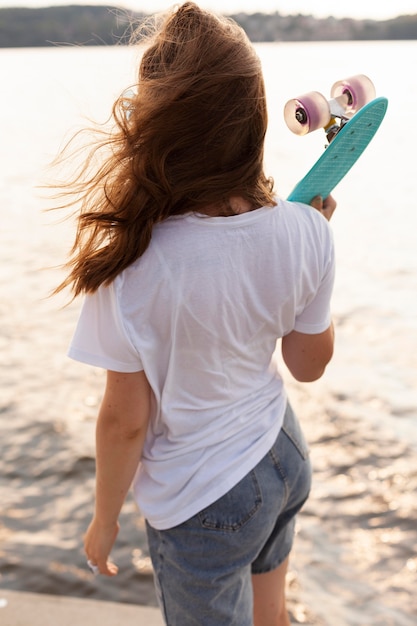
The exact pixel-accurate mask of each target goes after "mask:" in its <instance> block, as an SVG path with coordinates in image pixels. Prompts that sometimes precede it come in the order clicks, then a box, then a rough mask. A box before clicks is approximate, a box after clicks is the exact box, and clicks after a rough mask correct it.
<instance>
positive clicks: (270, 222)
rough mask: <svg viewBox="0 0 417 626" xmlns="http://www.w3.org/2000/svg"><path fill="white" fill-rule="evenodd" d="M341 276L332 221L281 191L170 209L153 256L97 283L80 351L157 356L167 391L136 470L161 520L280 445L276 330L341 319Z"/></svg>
mask: <svg viewBox="0 0 417 626" xmlns="http://www.w3.org/2000/svg"><path fill="white" fill-rule="evenodd" d="M333 281H334V253H333V242H332V236H331V232H330V229H329V226H328V223H327V221H326V220H325V219H324V218H323V216H322V215H320V214H319V213H318V212H317V211H315V210H314V209H312V208H311V207H308V206H306V205H302V204H296V203H289V202H285V201H281V200H280V201H279V202H278V205H277V206H276V207H273V208H270V207H263V208H260V209H257V210H255V211H252V212H249V213H243V214H241V215H236V216H232V217H207V216H203V215H199V214H194V213H189V214H187V215H183V216H178V217H172V218H169V219H167V220H166V221H164V222H162V223H160V224H158V225H156V226H155V227H154V230H153V236H152V241H151V243H150V246H149V247H148V249H147V250H146V252H145V253H144V254H143V255H142V257H140V258H139V259H138V260H137V261H135V262H134V263H132V265H130V266H129V267H128V268H127V269H126V270H124V271H123V272H122V273H121V274H120V275H119V276H117V278H116V279H115V280H114V281H113V282H112V284H111V285H110V286H109V287H101V288H100V289H99V290H98V291H97V292H96V293H95V294H93V295H88V296H86V298H85V300H84V304H83V308H82V312H81V316H80V319H79V322H78V326H77V328H76V332H75V335H74V338H73V341H72V344H71V347H70V350H69V355H70V356H71V357H72V358H74V359H76V360H79V361H83V362H85V363H89V364H91V365H95V366H98V367H102V368H105V369H108V370H114V371H119V372H135V371H139V370H142V369H143V370H144V371H145V373H146V376H147V378H148V380H149V383H150V385H151V387H152V390H153V395H154V402H153V411H152V413H153V414H152V417H151V424H150V427H149V430H148V434H147V438H146V442H145V446H144V451H143V458H142V461H141V464H140V466H139V468H138V471H137V474H136V477H135V480H134V493H135V497H136V500H137V502H138V505H139V507H140V509H141V511H142V513H143V515H144V516H145V517H146V518H147V519H148V521H149V523H150V524H151V525H152V526H154V527H155V528H158V529H165V528H171V527H173V526H176V525H178V524H180V523H181V522H183V521H185V520H186V519H188V518H189V517H191V516H192V515H194V514H195V513H197V512H198V511H200V510H201V509H203V508H204V507H206V506H208V505H209V504H211V503H212V502H214V501H215V500H217V499H218V498H219V497H221V496H222V495H224V494H225V493H226V492H227V491H228V490H229V489H231V488H232V487H233V486H234V485H235V484H237V483H238V482H239V480H241V479H242V478H243V477H244V476H245V475H246V474H247V473H248V472H249V471H250V470H251V469H252V468H253V467H255V465H256V464H257V463H258V462H259V461H260V460H261V459H262V458H263V456H264V455H265V454H266V453H267V452H268V450H269V449H270V447H271V446H272V445H273V443H274V441H275V439H276V437H277V435H278V433H279V430H280V428H281V425H282V421H283V416H284V411H285V405H286V396H285V391H284V389H283V383H282V379H281V377H280V375H279V373H278V372H277V371H276V368H275V367H274V366H273V365H272V364H271V356H272V353H273V352H274V349H275V346H276V341H277V339H278V338H280V337H282V336H284V335H286V334H288V333H289V332H291V331H292V330H294V329H295V330H298V331H300V332H303V333H309V334H315V333H321V332H323V331H324V330H326V329H327V328H328V327H329V325H330V297H331V292H332V287H333Z"/></svg>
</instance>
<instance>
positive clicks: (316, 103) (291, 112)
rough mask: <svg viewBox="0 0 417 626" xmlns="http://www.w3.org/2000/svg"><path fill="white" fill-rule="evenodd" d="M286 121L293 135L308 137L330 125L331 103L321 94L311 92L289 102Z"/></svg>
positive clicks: (285, 108)
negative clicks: (308, 134)
mask: <svg viewBox="0 0 417 626" xmlns="http://www.w3.org/2000/svg"><path fill="white" fill-rule="evenodd" d="M284 119H285V123H286V124H287V126H288V128H289V129H290V130H291V131H292V132H293V133H295V134H296V135H306V134H307V133H311V132H312V131H313V130H317V129H318V128H323V127H324V126H326V125H327V124H328V122H329V121H330V108H329V103H328V102H327V100H326V98H325V97H324V96H323V95H322V94H321V93H319V92H318V91H311V92H310V93H306V94H304V95H303V96H300V97H298V98H294V99H292V100H289V101H288V102H287V104H286V105H285V107H284Z"/></svg>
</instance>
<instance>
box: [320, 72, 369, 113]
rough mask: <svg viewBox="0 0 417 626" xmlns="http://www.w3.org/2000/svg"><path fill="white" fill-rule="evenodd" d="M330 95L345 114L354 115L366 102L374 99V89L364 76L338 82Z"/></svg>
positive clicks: (360, 75) (359, 75)
mask: <svg viewBox="0 0 417 626" xmlns="http://www.w3.org/2000/svg"><path fill="white" fill-rule="evenodd" d="M330 95H331V97H332V98H335V99H336V100H338V102H339V104H341V106H342V107H343V108H344V109H345V111H346V113H356V111H359V109H361V108H362V107H363V106H365V104H366V103H367V102H370V101H371V100H373V99H374V98H375V95H376V93H375V87H374V84H373V82H372V81H371V79H370V78H368V77H367V76H365V75H364V74H358V75H357V76H351V77H350V78H345V79H344V80H339V81H338V82H337V83H335V84H334V85H333V87H332V89H331V92H330Z"/></svg>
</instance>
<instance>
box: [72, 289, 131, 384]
mask: <svg viewBox="0 0 417 626" xmlns="http://www.w3.org/2000/svg"><path fill="white" fill-rule="evenodd" d="M68 356H69V357H70V358H72V359H75V360H76V361H81V362H82V363H87V364H88V365H93V366H95V367H101V368H103V369H106V370H111V371H115V372H125V373H132V372H138V371H141V370H143V365H142V360H141V358H140V355H139V353H138V351H137V350H136V348H135V346H134V345H133V343H132V342H131V340H130V338H129V336H128V334H127V332H126V329H125V328H124V326H123V321H122V316H121V314H120V310H119V306H118V302H117V298H116V293H115V287H114V283H112V284H111V285H109V286H108V287H107V286H106V287H104V286H101V287H100V288H99V289H98V290H97V291H96V292H95V293H93V294H87V295H86V296H85V299H84V302H83V305H82V308H81V313H80V317H79V320H78V324H77V326H76V329H75V333H74V336H73V338H72V341H71V344H70V347H69V350H68Z"/></svg>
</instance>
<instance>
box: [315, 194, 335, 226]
mask: <svg viewBox="0 0 417 626" xmlns="http://www.w3.org/2000/svg"><path fill="white" fill-rule="evenodd" d="M310 204H311V206H312V207H313V209H316V210H317V211H319V212H320V213H321V214H322V215H323V216H324V217H325V218H326V220H327V221H329V220H330V218H331V216H332V215H333V213H334V211H335V209H336V206H337V203H336V200H335V199H334V198H333V196H327V198H326V199H325V200H323V198H322V197H321V196H316V197H315V198H313V199H312V200H310Z"/></svg>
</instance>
